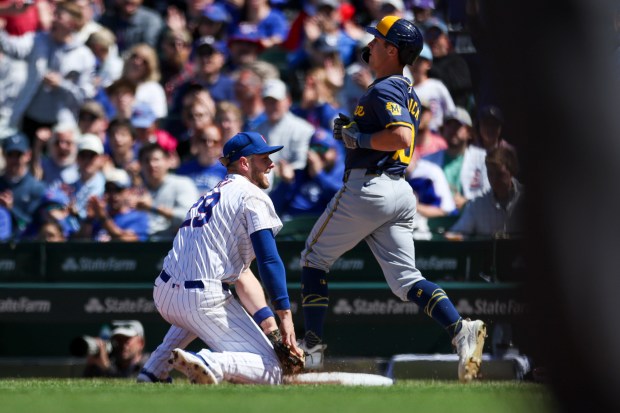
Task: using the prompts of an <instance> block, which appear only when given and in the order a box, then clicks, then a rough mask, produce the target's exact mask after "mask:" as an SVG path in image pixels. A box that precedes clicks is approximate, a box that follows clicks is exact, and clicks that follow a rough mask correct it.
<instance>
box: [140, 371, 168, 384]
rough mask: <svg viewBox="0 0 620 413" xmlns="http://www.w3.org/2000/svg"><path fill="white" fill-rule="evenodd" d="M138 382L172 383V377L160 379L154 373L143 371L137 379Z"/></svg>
mask: <svg viewBox="0 0 620 413" xmlns="http://www.w3.org/2000/svg"><path fill="white" fill-rule="evenodd" d="M136 382H138V383H167V384H169V383H172V377H168V378H167V379H160V378H159V377H157V376H156V375H154V374H153V373H151V372H150V371H148V370H145V369H142V370H141V371H140V374H138V377H137V378H136Z"/></svg>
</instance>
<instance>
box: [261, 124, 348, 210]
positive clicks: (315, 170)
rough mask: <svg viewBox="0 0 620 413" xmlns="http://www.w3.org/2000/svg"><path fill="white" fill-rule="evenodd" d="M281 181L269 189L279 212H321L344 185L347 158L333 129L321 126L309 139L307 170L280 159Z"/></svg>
mask: <svg viewBox="0 0 620 413" xmlns="http://www.w3.org/2000/svg"><path fill="white" fill-rule="evenodd" d="M278 166H279V168H280V177H281V181H280V183H279V184H278V185H277V186H276V188H274V190H273V191H271V192H270V194H269V196H270V197H271V199H272V200H273V204H274V206H275V208H276V212H277V213H278V215H280V216H282V217H283V219H287V218H291V217H295V216H300V215H317V216H318V215H320V214H321V213H322V212H323V211H324V210H325V207H326V206H327V204H328V202H329V201H330V199H332V197H333V196H334V195H335V194H336V192H338V190H339V189H340V187H341V186H342V176H343V174H344V161H343V159H342V157H341V156H340V154H339V151H338V142H337V141H336V140H335V139H334V137H333V135H332V132H331V131H329V130H326V129H318V130H317V131H316V132H315V133H314V135H313V136H312V138H311V139H310V150H309V151H308V160H307V163H306V167H305V168H304V169H298V170H293V168H292V167H291V165H290V164H288V163H286V162H285V161H280V162H279V164H278Z"/></svg>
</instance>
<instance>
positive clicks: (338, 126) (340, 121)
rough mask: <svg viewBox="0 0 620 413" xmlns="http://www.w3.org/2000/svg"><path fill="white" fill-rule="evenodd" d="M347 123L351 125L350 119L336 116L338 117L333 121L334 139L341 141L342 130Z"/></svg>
mask: <svg viewBox="0 0 620 413" xmlns="http://www.w3.org/2000/svg"><path fill="white" fill-rule="evenodd" d="M349 123H351V119H349V117H348V116H347V115H344V114H342V113H339V114H338V117H337V118H336V119H334V139H337V140H339V141H341V140H342V128H343V127H344V126H345V125H348V124H349Z"/></svg>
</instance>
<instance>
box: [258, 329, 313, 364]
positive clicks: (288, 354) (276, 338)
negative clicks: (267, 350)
mask: <svg viewBox="0 0 620 413" xmlns="http://www.w3.org/2000/svg"><path fill="white" fill-rule="evenodd" d="M267 338H268V339H269V341H271V344H273V349H274V350H275V352H276V355H277V356H278V360H280V365H281V366H282V370H283V371H284V374H299V373H301V372H302V371H303V369H304V365H305V363H306V357H305V354H303V353H302V356H301V357H300V356H299V355H297V354H295V353H294V352H293V351H291V349H290V348H289V346H287V345H286V344H284V343H283V342H282V334H281V333H280V330H273V331H272V332H271V333H269V334H267Z"/></svg>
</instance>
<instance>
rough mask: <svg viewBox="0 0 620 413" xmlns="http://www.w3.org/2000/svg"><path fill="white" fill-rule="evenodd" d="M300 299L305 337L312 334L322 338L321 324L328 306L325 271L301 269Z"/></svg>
mask: <svg viewBox="0 0 620 413" xmlns="http://www.w3.org/2000/svg"><path fill="white" fill-rule="evenodd" d="M301 299H302V300H301V306H302V308H303V312H304V326H305V328H306V335H308V333H309V332H312V333H314V334H315V335H316V337H318V338H322V337H323V324H324V322H325V315H326V314H327V307H328V305H329V297H328V291H327V279H326V273H325V271H323V270H319V269H316V268H311V267H303V269H302V271H301ZM308 344H309V346H310V347H312V344H316V343H308Z"/></svg>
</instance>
